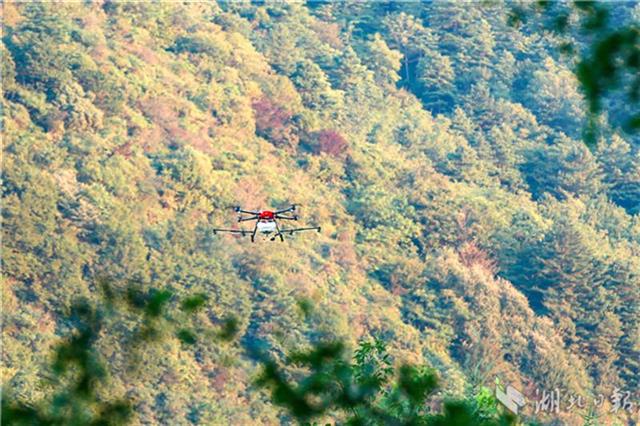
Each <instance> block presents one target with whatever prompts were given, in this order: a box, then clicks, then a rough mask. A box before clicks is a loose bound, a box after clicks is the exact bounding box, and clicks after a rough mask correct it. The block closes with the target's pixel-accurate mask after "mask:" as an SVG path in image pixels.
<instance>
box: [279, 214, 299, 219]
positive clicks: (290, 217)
mask: <svg viewBox="0 0 640 426" xmlns="http://www.w3.org/2000/svg"><path fill="white" fill-rule="evenodd" d="M276 219H285V220H298V216H281V215H279V214H276Z"/></svg>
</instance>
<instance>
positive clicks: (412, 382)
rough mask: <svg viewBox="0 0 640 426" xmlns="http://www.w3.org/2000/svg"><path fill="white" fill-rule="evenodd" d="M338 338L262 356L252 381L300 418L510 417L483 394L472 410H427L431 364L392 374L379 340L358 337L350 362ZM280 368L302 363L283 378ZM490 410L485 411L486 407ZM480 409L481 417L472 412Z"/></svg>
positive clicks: (407, 421)
mask: <svg viewBox="0 0 640 426" xmlns="http://www.w3.org/2000/svg"><path fill="white" fill-rule="evenodd" d="M345 355H346V354H345V348H344V345H343V344H342V343H340V342H333V343H320V344H318V345H316V346H314V347H313V348H311V349H310V350H308V351H303V352H296V353H293V354H291V355H290V356H289V357H288V359H287V362H286V365H285V366H279V365H278V364H277V363H276V362H275V361H273V360H270V359H268V358H264V356H263V357H262V361H261V362H262V364H263V370H262V373H261V374H260V376H259V378H258V379H257V384H258V385H259V386H262V387H267V388H268V389H270V391H271V396H272V400H273V402H274V403H275V404H278V405H281V406H283V407H285V408H286V409H287V411H289V412H290V413H291V415H292V416H293V417H294V418H296V419H297V420H298V421H299V422H301V423H307V422H309V421H312V420H313V419H316V418H319V419H321V418H324V417H326V416H337V418H338V419H340V421H341V422H344V424H352V425H356V424H357V425H375V424H398V425H454V424H455V425H472V424H473V425H477V424H483V425H494V424H495V425H498V424H505V425H506V424H512V423H513V422H514V419H513V418H512V417H510V416H508V415H502V414H499V413H498V411H497V410H496V402H495V400H490V399H489V398H487V397H485V399H484V400H483V403H484V405H482V406H481V405H478V408H477V409H475V408H474V405H473V404H472V403H471V402H470V401H455V400H448V401H446V402H445V403H444V404H443V412H442V413H438V412H431V411H429V410H428V409H427V403H428V401H429V399H430V398H431V397H432V396H433V393H434V392H435V391H436V389H437V388H438V380H437V377H436V374H435V372H434V370H433V369H429V368H419V367H415V366H412V365H408V364H404V365H401V366H400V367H399V368H398V371H397V377H395V378H394V377H393V370H394V369H393V367H392V364H391V362H390V360H389V355H388V354H387V352H386V348H385V346H384V343H382V341H380V340H375V341H374V342H372V343H371V342H366V341H364V342H361V343H360V345H359V347H358V349H357V350H356V352H355V355H354V358H353V363H352V362H350V361H348V360H347V359H346V356H345ZM286 367H296V368H297V369H299V368H304V370H305V372H304V373H302V374H301V373H293V376H294V378H293V380H290V379H288V378H287V377H288V376H289V375H288V374H287V373H286ZM490 407H491V408H492V409H493V412H490V409H491V408H490ZM478 410H481V411H482V416H481V417H480V418H479V417H478V413H479V412H480V411H478Z"/></svg>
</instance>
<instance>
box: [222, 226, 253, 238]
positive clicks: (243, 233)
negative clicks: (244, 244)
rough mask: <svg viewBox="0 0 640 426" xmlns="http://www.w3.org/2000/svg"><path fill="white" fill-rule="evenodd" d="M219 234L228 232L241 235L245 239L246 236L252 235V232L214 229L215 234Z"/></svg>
mask: <svg viewBox="0 0 640 426" xmlns="http://www.w3.org/2000/svg"><path fill="white" fill-rule="evenodd" d="M218 232H228V233H230V234H241V235H242V236H243V237H244V236H245V235H249V234H251V232H250V231H243V230H240V229H219V228H214V229H213V233H214V234H217V233H218Z"/></svg>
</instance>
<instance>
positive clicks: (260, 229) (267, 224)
mask: <svg viewBox="0 0 640 426" xmlns="http://www.w3.org/2000/svg"><path fill="white" fill-rule="evenodd" d="M296 207H297V206H296V205H295V204H293V205H292V206H291V207H289V208H286V209H283V210H276V211H272V210H258V211H253V210H243V209H242V208H240V207H235V208H234V210H235V211H236V213H238V222H247V221H251V220H255V221H256V224H255V226H254V228H253V230H252V231H251V230H247V229H218V228H215V229H214V230H213V233H214V234H217V233H218V232H229V233H231V234H239V235H241V236H243V237H246V236H250V237H251V242H252V243H253V242H255V238H256V235H258V234H261V235H264V236H266V237H270V240H271V241H275V239H276V238H280V241H284V236H285V235H286V234H289V235H293V234H294V233H296V232H304V231H318V232H320V227H319V226H310V227H306V228H292V229H281V228H280V227H279V226H278V222H277V220H278V219H281V220H298V216H297V215H296V214H293V216H291V215H287V214H286V213H289V212H291V213H293V212H295V211H296ZM247 215H248V216H247Z"/></svg>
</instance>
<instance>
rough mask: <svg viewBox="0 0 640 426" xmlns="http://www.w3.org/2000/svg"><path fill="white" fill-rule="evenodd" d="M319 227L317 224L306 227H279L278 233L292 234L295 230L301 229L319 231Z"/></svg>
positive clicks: (300, 230) (299, 230)
mask: <svg viewBox="0 0 640 426" xmlns="http://www.w3.org/2000/svg"><path fill="white" fill-rule="evenodd" d="M320 229H321V228H320V227H319V226H310V227H308V228H293V229H281V230H280V233H281V234H289V235H293V234H294V233H295V232H302V231H318V232H320Z"/></svg>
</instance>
